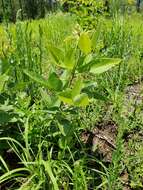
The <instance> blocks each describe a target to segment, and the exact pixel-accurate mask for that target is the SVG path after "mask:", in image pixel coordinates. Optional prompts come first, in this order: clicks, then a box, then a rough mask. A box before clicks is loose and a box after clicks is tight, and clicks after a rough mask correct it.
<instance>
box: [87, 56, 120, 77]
mask: <svg viewBox="0 0 143 190" xmlns="http://www.w3.org/2000/svg"><path fill="white" fill-rule="evenodd" d="M120 62H121V59H117V58H102V59H97V60H95V62H94V61H93V62H92V64H91V66H90V72H91V73H94V74H100V73H103V72H105V71H108V70H109V69H111V68H112V67H114V66H116V65H118V64H119V63H120Z"/></svg>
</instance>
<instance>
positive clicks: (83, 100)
mask: <svg viewBox="0 0 143 190" xmlns="http://www.w3.org/2000/svg"><path fill="white" fill-rule="evenodd" d="M88 104H89V98H88V96H87V94H85V93H82V94H79V95H77V96H76V97H75V98H74V105H76V106H87V105H88Z"/></svg>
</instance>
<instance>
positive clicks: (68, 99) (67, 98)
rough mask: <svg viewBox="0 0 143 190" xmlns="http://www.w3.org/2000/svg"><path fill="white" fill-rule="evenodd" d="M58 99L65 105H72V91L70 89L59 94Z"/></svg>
mask: <svg viewBox="0 0 143 190" xmlns="http://www.w3.org/2000/svg"><path fill="white" fill-rule="evenodd" d="M59 99H60V100H61V101H63V102H64V103H66V104H70V105H72V104H73V100H72V91H71V89H67V90H65V91H63V92H61V93H59Z"/></svg>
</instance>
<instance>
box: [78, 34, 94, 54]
mask: <svg viewBox="0 0 143 190" xmlns="http://www.w3.org/2000/svg"><path fill="white" fill-rule="evenodd" d="M78 46H79V48H80V50H81V51H82V52H83V53H85V54H88V53H90V52H91V40H90V38H89V34H88V33H87V32H83V33H82V34H81V35H80V38H79V43H78Z"/></svg>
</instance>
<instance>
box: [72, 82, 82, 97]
mask: <svg viewBox="0 0 143 190" xmlns="http://www.w3.org/2000/svg"><path fill="white" fill-rule="evenodd" d="M82 87H83V82H82V79H81V78H78V79H77V81H76V82H75V84H74V86H73V89H72V97H75V96H77V95H79V94H80V92H81V90H82Z"/></svg>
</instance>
